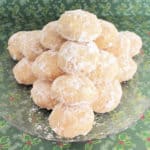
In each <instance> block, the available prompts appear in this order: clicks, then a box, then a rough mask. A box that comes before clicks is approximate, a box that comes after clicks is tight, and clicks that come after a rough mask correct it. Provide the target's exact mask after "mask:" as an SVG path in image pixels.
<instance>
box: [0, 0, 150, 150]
mask: <svg viewBox="0 0 150 150" xmlns="http://www.w3.org/2000/svg"><path fill="white" fill-rule="evenodd" d="M79 8H82V9H85V10H88V11H90V12H93V13H95V14H96V15H97V16H98V17H100V18H103V19H107V20H109V21H112V22H113V23H114V24H115V25H116V26H117V27H118V28H119V29H120V30H127V29H128V30H131V31H135V32H136V33H138V34H139V35H140V36H141V37H142V39H143V43H144V46H143V49H144V53H145V55H146V56H147V57H148V58H149V56H150V48H149V47H150V0H0V55H1V54H2V53H3V50H4V49H3V48H6V47H7V39H8V37H9V36H10V35H11V34H12V33H14V32H16V31H18V30H32V29H41V27H42V26H43V25H44V24H46V23H47V22H48V21H50V20H55V19H57V18H58V17H59V16H60V14H61V13H63V12H64V11H65V10H68V9H79ZM146 66H147V67H148V68H150V60H149V61H147V64H146ZM1 71H2V70H0V72H1ZM149 78H150V77H149ZM149 78H147V79H146V80H147V82H146V85H143V86H146V87H150V86H149V85H150V81H149ZM1 82H2V79H0V83H1ZM143 89H145V88H143ZM144 92H145V93H146V94H147V95H148V96H150V89H147V90H146V91H144ZM141 115H142V114H141ZM3 149H5V150H22V149H23V150H30V149H35V150H59V149H60V150H62V149H69V150H76V149H79V150H80V149H81V150H92V149H94V150H99V149H100V150H103V149H104V150H107V149H108V150H111V149H113V150H128V149H129V150H132V149H134V150H149V149H150V111H149V110H148V111H147V112H146V113H145V115H142V117H141V119H140V120H139V121H138V123H137V124H136V125H134V126H132V127H131V128H129V129H127V130H126V131H124V132H122V133H120V134H117V135H115V136H111V137H109V138H106V139H102V140H96V141H89V142H84V143H78V144H77V143H72V144H62V143H53V142H50V141H45V140H42V139H38V138H36V137H33V136H30V135H28V134H26V133H23V132H21V131H18V130H17V129H15V128H13V127H12V126H10V125H9V124H8V123H7V122H6V121H4V120H3V119H2V118H1V119H0V150H3Z"/></svg>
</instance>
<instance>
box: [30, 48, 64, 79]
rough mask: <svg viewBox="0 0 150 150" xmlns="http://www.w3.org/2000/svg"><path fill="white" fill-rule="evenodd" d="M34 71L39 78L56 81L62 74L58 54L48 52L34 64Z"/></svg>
mask: <svg viewBox="0 0 150 150" xmlns="http://www.w3.org/2000/svg"><path fill="white" fill-rule="evenodd" d="M32 71H33V73H34V75H35V76H36V77H37V78H40V79H45V80H54V79H55V78H56V77H58V76H60V75H61V74H62V71H61V70H60V69H59V67H58V66H57V52H56V51H53V50H48V51H45V52H43V53H42V54H41V55H40V56H38V57H37V58H36V59H35V61H34V62H33V64H32Z"/></svg>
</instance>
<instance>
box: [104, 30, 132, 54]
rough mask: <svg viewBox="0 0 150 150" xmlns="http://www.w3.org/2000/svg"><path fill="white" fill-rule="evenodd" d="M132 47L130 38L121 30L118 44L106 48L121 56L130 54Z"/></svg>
mask: <svg viewBox="0 0 150 150" xmlns="http://www.w3.org/2000/svg"><path fill="white" fill-rule="evenodd" d="M130 48H131V44H130V40H129V39H128V38H127V37H126V36H125V35H124V34H123V33H122V32H119V36H118V42H117V44H114V45H113V46H112V47H110V48H107V49H106V50H107V51H108V52H110V53H112V54H113V55H115V56H116V57H120V56H129V55H130Z"/></svg>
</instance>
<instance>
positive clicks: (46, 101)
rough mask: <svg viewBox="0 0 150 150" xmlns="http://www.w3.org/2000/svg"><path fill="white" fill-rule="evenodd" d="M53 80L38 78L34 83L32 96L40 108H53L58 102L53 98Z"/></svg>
mask: <svg viewBox="0 0 150 150" xmlns="http://www.w3.org/2000/svg"><path fill="white" fill-rule="evenodd" d="M50 89H51V82H50V81H46V80H37V81H35V82H34V83H33V88H32V89H31V97H32V99H33V101H34V103H35V104H36V105H38V106H39V107H40V108H46V109H53V107H54V106H55V105H56V104H57V101H56V100H53V99H51V95H50Z"/></svg>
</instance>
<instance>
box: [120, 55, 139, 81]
mask: <svg viewBox="0 0 150 150" xmlns="http://www.w3.org/2000/svg"><path fill="white" fill-rule="evenodd" d="M118 64H119V68H120V69H119V75H118V79H119V81H120V82H123V81H127V80H130V79H132V78H133V76H134V74H135V73H136V71H137V64H136V63H135V62H134V60H133V59H132V58H130V57H124V56H122V57H119V58H118Z"/></svg>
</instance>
